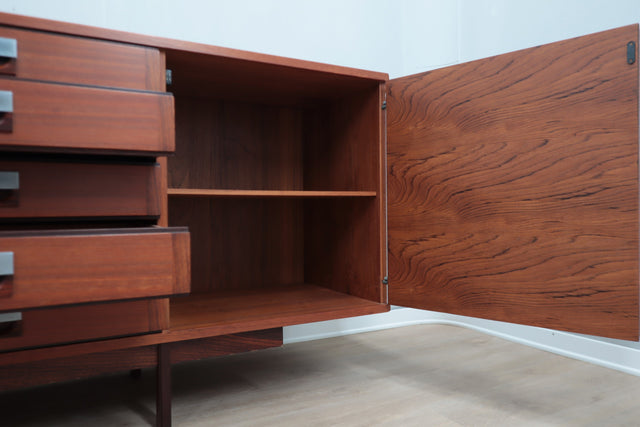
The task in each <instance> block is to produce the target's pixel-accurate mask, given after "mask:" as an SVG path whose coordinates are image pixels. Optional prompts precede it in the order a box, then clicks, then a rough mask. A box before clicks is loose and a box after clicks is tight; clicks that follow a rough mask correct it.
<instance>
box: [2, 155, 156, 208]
mask: <svg viewBox="0 0 640 427" xmlns="http://www.w3.org/2000/svg"><path fill="white" fill-rule="evenodd" d="M160 173H161V171H160V167H159V166H158V165H157V164H155V163H146V164H113V163H111V164H108V163H78V162H64V161H56V162H47V161H0V218H60V217H73V218H88V217H89V218H93V217H100V218H103V217H118V218H124V217H158V216H159V215H160V203H161V201H160V193H161V189H160ZM3 187H4V188H3Z"/></svg>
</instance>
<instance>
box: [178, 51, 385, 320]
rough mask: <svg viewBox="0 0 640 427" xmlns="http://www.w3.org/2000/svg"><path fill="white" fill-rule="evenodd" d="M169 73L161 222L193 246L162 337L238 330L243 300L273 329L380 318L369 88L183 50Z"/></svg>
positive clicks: (376, 101) (375, 156) (376, 176)
mask: <svg viewBox="0 0 640 427" xmlns="http://www.w3.org/2000/svg"><path fill="white" fill-rule="evenodd" d="M167 68H169V69H171V70H172V76H173V83H172V85H171V86H169V88H168V90H169V91H171V92H172V93H173V95H174V98H175V109H176V153H175V155H174V156H172V157H170V158H169V160H168V187H169V189H168V206H169V211H168V213H169V224H170V225H171V226H177V225H180V226H188V227H189V230H190V232H191V241H192V255H191V257H192V259H191V265H192V283H191V296H189V297H176V298H174V299H173V300H172V308H171V313H172V325H173V327H178V325H182V326H184V325H187V326H188V325H189V324H190V322H192V321H193V322H204V323H208V324H216V323H218V322H222V321H223V320H224V319H225V318H226V317H225V316H231V317H232V318H233V317H234V316H235V318H236V321H240V320H241V318H242V310H246V308H247V305H248V304H251V301H254V302H256V303H258V305H259V306H260V307H261V309H262V311H261V310H257V312H261V313H263V315H264V316H266V317H268V318H273V317H274V316H275V317H279V318H281V325H285V324H287V323H288V322H294V320H292V319H293V318H292V317H289V318H288V317H287V314H286V313H289V314H291V313H295V312H298V314H300V313H302V312H304V313H307V314H308V315H309V316H310V317H307V318H305V319H306V320H309V319H313V320H322V317H321V316H320V317H318V316H317V315H318V314H319V313H320V312H327V307H328V305H329V306H331V307H332V309H331V311H332V312H333V314H332V315H331V318H335V317H340V315H341V314H343V315H357V314H363V313H364V312H376V311H384V310H386V306H385V305H384V304H380V303H383V302H384V300H383V295H382V287H381V286H382V285H381V274H380V271H381V270H380V266H381V243H380V242H381V231H380V230H381V218H380V212H381V197H382V195H381V191H380V171H381V169H380V143H381V141H380V139H381V138H380V129H379V128H378V126H379V125H378V123H379V120H378V117H379V116H378V115H379V114H380V103H381V101H380V95H379V93H380V90H379V82H378V81H375V80H370V79H364V78H356V77H352V76H345V75H340V74H334V73H321V72H318V71H310V70H301V69H297V68H291V67H286V66H276V65H272V64H264V63H259V62H254V61H242V60H238V59H229V58H221V57H217V56H210V55H203V54H189V53H188V52H173V54H172V52H168V53H167ZM327 290H329V291H331V292H327ZM363 300H367V301H363ZM205 301H206V303H204V302H205ZM341 306H343V307H344V309H343V311H344V313H341V312H340V310H341V309H340V308H339V307H341ZM357 307H361V310H360V311H358V309H357ZM285 308H286V309H285ZM229 310H230V311H229ZM336 310H338V311H337V312H336ZM354 310H355V311H354ZM255 314H256V309H255V307H254V309H253V310H252V314H251V315H252V316H255ZM185 316H186V317H187V318H186V319H185ZM203 316H204V317H203ZM189 318H193V319H192V320H190V319H189ZM196 318H198V319H199V320H195V319H196ZM328 318H329V317H328ZM203 319H205V320H203ZM295 322H296V323H299V322H300V319H298V320H296V321H295ZM187 326H185V327H187Z"/></svg>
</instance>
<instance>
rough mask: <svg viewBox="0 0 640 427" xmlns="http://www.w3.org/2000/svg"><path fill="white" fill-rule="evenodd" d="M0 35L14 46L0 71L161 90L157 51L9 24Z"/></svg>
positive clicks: (160, 62) (161, 70)
mask: <svg viewBox="0 0 640 427" xmlns="http://www.w3.org/2000/svg"><path fill="white" fill-rule="evenodd" d="M0 37H3V38H7V39H12V40H15V41H16V44H17V57H16V58H15V60H14V61H7V62H4V63H2V64H0V75H3V74H4V75H14V76H16V77H18V78H21V79H30V80H40V81H49V82H60V83H71V84H82V85H89V86H104V87H113V88H126V89H138V90H149V91H157V92H163V91H164V64H163V62H164V61H163V60H162V58H161V55H160V52H159V51H158V49H154V48H149V47H142V46H133V45H126V44H123V43H113V42H106V41H101V40H92V39H88V38H82V37H71V36H62V35H56V34H50V33H44V32H39V31H28V30H19V29H15V28H10V27H0Z"/></svg>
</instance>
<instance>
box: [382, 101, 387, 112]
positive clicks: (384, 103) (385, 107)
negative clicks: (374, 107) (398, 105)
mask: <svg viewBox="0 0 640 427" xmlns="http://www.w3.org/2000/svg"><path fill="white" fill-rule="evenodd" d="M382 109H383V110H386V109H387V101H382Z"/></svg>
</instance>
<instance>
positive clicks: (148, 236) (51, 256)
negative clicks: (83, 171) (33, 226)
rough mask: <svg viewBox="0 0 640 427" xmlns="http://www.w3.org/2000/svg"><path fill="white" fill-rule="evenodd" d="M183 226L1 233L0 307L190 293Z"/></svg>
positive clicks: (187, 242) (17, 308)
mask: <svg viewBox="0 0 640 427" xmlns="http://www.w3.org/2000/svg"><path fill="white" fill-rule="evenodd" d="M189 281H190V271H189V233H188V232H187V231H186V229H184V228H142V229H128V230H127V229H121V230H77V231H49V232H44V231H43V232H6V233H0V311H13V310H21V309H26V308H35V307H48V306H58V305H66V304H78V303H87V302H99V301H116V300H126V299H134V298H147V297H157V296H168V295H172V294H181V293H186V292H189V287H190V285H189Z"/></svg>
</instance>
